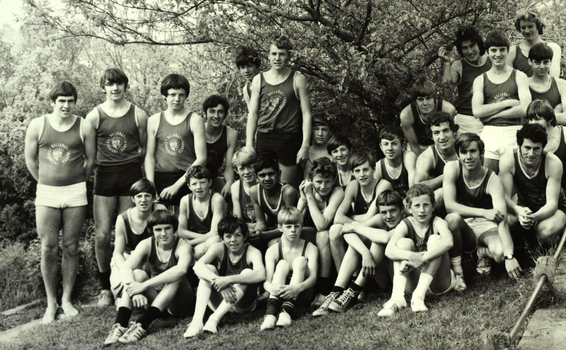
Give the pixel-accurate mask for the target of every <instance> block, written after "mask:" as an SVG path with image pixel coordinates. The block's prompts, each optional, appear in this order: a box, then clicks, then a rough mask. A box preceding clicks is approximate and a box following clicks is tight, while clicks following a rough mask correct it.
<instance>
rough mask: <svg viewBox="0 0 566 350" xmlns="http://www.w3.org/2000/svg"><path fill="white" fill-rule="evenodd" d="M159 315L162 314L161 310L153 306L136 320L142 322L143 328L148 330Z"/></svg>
mask: <svg viewBox="0 0 566 350" xmlns="http://www.w3.org/2000/svg"><path fill="white" fill-rule="evenodd" d="M159 316H161V310H159V309H158V308H156V307H155V306H152V307H150V308H149V309H148V310H147V311H146V312H144V314H143V315H141V317H140V318H138V320H137V321H136V322H137V323H141V326H142V328H143V329H146V330H147V329H148V328H149V325H150V324H151V322H153V321H155V320H157V319H158V318H159Z"/></svg>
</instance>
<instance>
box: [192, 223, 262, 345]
mask: <svg viewBox="0 0 566 350" xmlns="http://www.w3.org/2000/svg"><path fill="white" fill-rule="evenodd" d="M248 232H249V231H248V225H247V224H246V223H245V222H244V221H243V220H242V219H238V218H235V217H233V216H227V217H225V218H223V219H222V220H220V222H219V223H218V235H220V237H221V238H222V242H221V243H216V244H214V245H213V246H211V247H210V248H209V249H208V250H207V252H206V254H205V255H204V256H203V257H202V258H201V259H199V260H198V261H197V263H196V264H195V267H194V270H195V273H196V275H197V276H198V277H199V279H200V282H199V286H198V290H197V301H196V306H195V314H194V315H193V319H192V321H191V324H190V325H189V327H188V328H187V331H186V332H185V334H184V337H185V338H192V337H195V336H196V335H198V334H199V333H200V332H202V331H205V332H208V333H217V332H218V329H217V325H218V322H219V321H220V319H221V318H222V317H223V316H224V315H225V314H226V313H227V312H228V311H230V310H234V311H235V312H238V313H245V312H251V311H253V310H255V307H256V305H257V287H258V284H259V283H260V282H263V281H264V280H265V267H264V266H263V259H262V256H261V252H260V251H259V250H258V249H256V248H254V247H253V246H251V245H249V244H248V243H246V238H247V237H248ZM207 305H208V306H210V308H211V309H212V310H214V313H213V314H212V315H210V317H209V318H208V321H207V322H206V324H205V325H204V326H203V318H204V313H205V311H206V307H207Z"/></svg>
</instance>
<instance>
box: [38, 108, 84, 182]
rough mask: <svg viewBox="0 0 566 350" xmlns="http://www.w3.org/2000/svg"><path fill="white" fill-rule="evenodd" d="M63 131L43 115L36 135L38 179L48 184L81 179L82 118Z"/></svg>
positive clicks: (82, 169) (81, 180) (82, 160)
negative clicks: (37, 135)
mask: <svg viewBox="0 0 566 350" xmlns="http://www.w3.org/2000/svg"><path fill="white" fill-rule="evenodd" d="M75 118H76V119H75V122H74V123H73V125H72V126H71V127H70V128H69V130H67V131H63V132H60V131H57V130H55V129H54V128H53V126H51V123H50V122H49V118H47V116H44V117H43V130H42V132H41V134H40V135H39V139H38V154H37V162H38V165H39V169H38V177H39V181H38V183H40V184H42V185H49V186H68V185H73V184H76V183H79V182H83V181H85V178H84V177H85V157H84V141H83V134H82V130H81V123H82V119H81V118H79V117H75Z"/></svg>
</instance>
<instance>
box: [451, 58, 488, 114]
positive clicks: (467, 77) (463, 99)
mask: <svg viewBox="0 0 566 350" xmlns="http://www.w3.org/2000/svg"><path fill="white" fill-rule="evenodd" d="M460 62H461V63H462V77H461V80H460V83H459V84H458V96H457V97H456V100H455V101H454V107H456V110H457V111H458V113H460V114H466V115H474V114H473V113H472V92H473V91H472V90H473V85H474V80H475V79H476V78H477V77H478V76H480V75H481V74H482V73H485V72H487V71H488V70H490V69H491V61H490V60H489V59H487V60H486V61H485V63H484V64H483V65H481V66H474V65H472V64H470V63H468V61H466V60H465V59H461V60H460Z"/></svg>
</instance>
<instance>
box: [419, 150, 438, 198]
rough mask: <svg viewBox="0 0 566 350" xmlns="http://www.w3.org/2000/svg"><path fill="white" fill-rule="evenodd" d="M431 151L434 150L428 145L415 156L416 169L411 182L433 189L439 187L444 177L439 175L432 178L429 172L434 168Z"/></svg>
mask: <svg viewBox="0 0 566 350" xmlns="http://www.w3.org/2000/svg"><path fill="white" fill-rule="evenodd" d="M432 152H434V150H433V149H432V147H429V148H428V149H427V150H426V151H425V152H423V153H421V155H420V156H419V157H418V158H417V165H416V168H417V170H416V174H415V178H414V180H413V182H414V183H415V184H423V185H427V186H428V187H430V188H432V189H433V190H436V189H437V188H440V187H441V186H442V180H443V178H444V177H443V175H439V176H437V177H435V178H432V175H431V173H432V170H433V169H434V167H433V156H432Z"/></svg>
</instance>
